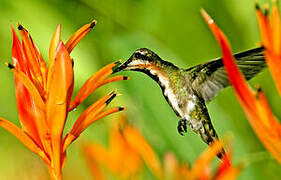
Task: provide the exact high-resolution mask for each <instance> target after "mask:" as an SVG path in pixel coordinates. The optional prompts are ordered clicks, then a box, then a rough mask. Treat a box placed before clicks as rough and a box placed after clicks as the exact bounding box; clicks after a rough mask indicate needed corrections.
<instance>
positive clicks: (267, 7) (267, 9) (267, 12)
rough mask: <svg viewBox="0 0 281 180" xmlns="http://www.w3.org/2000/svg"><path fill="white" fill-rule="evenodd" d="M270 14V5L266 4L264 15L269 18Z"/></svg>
mask: <svg viewBox="0 0 281 180" xmlns="http://www.w3.org/2000/svg"><path fill="white" fill-rule="evenodd" d="M268 14H269V5H268V4H265V5H264V15H265V16H267V15H268Z"/></svg>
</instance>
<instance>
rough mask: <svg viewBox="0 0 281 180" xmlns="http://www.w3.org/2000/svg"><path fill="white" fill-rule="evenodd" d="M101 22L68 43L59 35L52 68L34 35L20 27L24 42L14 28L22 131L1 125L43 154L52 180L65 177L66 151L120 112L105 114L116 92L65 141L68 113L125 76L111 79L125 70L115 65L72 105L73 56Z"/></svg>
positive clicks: (84, 88) (92, 108)
mask: <svg viewBox="0 0 281 180" xmlns="http://www.w3.org/2000/svg"><path fill="white" fill-rule="evenodd" d="M95 24H96V21H93V22H92V23H90V24H86V25H84V26H83V27H82V28H80V29H79V30H78V31H77V32H76V33H74V34H73V36H72V37H71V38H70V39H69V40H68V41H67V43H66V44H64V43H63V42H62V41H61V39H60V32H61V26H60V25H59V26H58V27H57V29H56V31H55V33H54V34H53V37H52V39H51V44H50V49H49V65H48V66H47V64H46V62H45V61H44V60H43V58H42V56H41V54H40V52H39V50H38V49H37V47H36V46H35V44H34V42H33V40H32V38H31V36H30V34H29V33H28V31H27V30H26V29H24V28H23V26H21V25H18V30H19V34H20V36H21V39H22V41H20V40H19V38H18V36H17V35H16V33H15V31H14V29H13V28H12V32H13V47H12V60H13V63H12V64H10V63H7V65H8V67H9V68H10V69H11V71H12V72H13V73H14V76H15V89H16V102H17V108H18V115H19V120H20V123H21V128H19V127H17V126H16V125H14V124H13V123H11V122H10V121H7V120H5V119H4V118H1V117H0V126H1V127H3V128H4V129H6V130H7V131H9V132H10V133H11V134H13V135H14V136H16V137H17V138H18V139H19V140H20V141H21V142H22V143H23V144H24V145H25V146H26V147H28V148H29V149H30V150H31V151H33V152H35V153H37V154H38V155H39V156H40V157H41V158H42V159H43V161H44V162H45V163H46V164H47V166H48V169H49V173H50V177H51V179H61V178H62V174H61V172H62V168H63V166H64V163H65V160H66V148H67V147H68V145H69V144H70V143H71V142H73V141H74V140H75V139H76V138H77V137H78V136H79V135H80V134H81V133H82V132H83V131H84V130H85V129H86V128H87V127H88V126H89V125H90V124H92V123H93V122H95V121H96V120H98V119H100V118H102V117H104V116H106V115H109V114H111V113H114V112H118V111H121V110H124V108H123V107H114V108H110V109H107V110H104V109H105V107H106V106H107V105H108V104H109V103H110V102H111V101H112V99H113V98H114V97H115V96H116V92H115V91H113V92H112V93H109V94H108V95H106V96H104V97H103V98H101V99H99V100H98V101H96V102H95V103H94V104H92V105H91V106H90V107H89V108H88V109H87V110H86V111H84V112H83V113H82V114H81V115H80V117H79V118H78V119H77V121H76V122H75V124H74V126H73V128H72V130H71V131H70V132H69V133H68V134H67V135H66V136H65V137H63V130H64V125H65V122H66V119H67V115H68V112H69V111H71V110H72V109H74V108H76V107H77V106H78V105H79V104H80V103H81V102H82V101H83V100H84V99H85V98H86V97H88V96H89V95H90V94H91V93H92V92H93V91H94V90H95V89H96V88H98V87H100V86H102V85H104V84H107V83H110V82H113V81H118V80H123V79H128V78H127V77H123V76H115V77H111V78H107V77H108V76H109V75H111V74H112V72H113V70H114V68H115V67H116V66H118V65H119V62H117V63H111V64H109V65H107V66H105V67H104V68H102V69H101V70H99V71H98V72H97V73H95V74H93V75H92V76H91V77H90V78H89V80H87V81H86V83H85V84H84V85H83V86H82V88H81V89H80V90H79V92H78V94H77V95H76V97H74V99H73V100H72V101H71V97H72V92H73V82H74V81H73V79H74V73H73V64H74V61H73V60H72V59H71V58H70V55H69V54H70V53H71V51H72V50H73V48H74V47H75V46H76V45H77V43H78V42H79V41H80V40H81V39H82V38H83V37H84V36H85V35H86V34H87V33H88V32H89V31H90V30H91V29H92V28H93V27H94V26H95Z"/></svg>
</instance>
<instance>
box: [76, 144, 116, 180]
mask: <svg viewBox="0 0 281 180" xmlns="http://www.w3.org/2000/svg"><path fill="white" fill-rule="evenodd" d="M82 151H83V154H84V156H85V160H86V162H87V164H88V166H89V167H90V170H91V173H92V175H93V177H94V179H97V180H103V179H106V178H105V174H104V173H103V172H102V170H101V168H100V166H99V163H105V164H107V163H109V162H111V159H110V157H109V154H108V152H107V150H106V149H105V148H104V147H102V146H101V145H99V144H96V143H91V144H87V145H84V146H83V149H82Z"/></svg>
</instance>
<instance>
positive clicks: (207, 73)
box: [186, 47, 266, 101]
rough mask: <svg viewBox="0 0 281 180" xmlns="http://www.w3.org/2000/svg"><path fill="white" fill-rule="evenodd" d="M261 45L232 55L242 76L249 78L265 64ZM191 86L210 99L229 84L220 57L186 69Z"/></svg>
mask: <svg viewBox="0 0 281 180" xmlns="http://www.w3.org/2000/svg"><path fill="white" fill-rule="evenodd" d="M263 50H264V48H263V47H260V48H256V49H252V50H248V51H245V52H241V53H237V54H235V55H234V57H235V59H236V64H237V65H238V67H239V68H240V70H241V72H242V73H243V75H244V77H245V78H246V79H247V80H249V79H251V78H252V77H254V76H255V75H256V74H257V73H259V72H260V71H261V70H262V69H263V68H264V67H265V66H266V63H265V60H264V55H263ZM186 71H188V72H189V75H190V79H191V83H192V87H193V88H194V90H195V91H197V93H198V94H199V95H201V97H202V98H203V99H204V100H205V101H210V100H212V99H213V98H214V97H215V96H216V95H217V94H218V92H219V91H220V90H221V89H223V88H225V87H227V86H228V85H229V80H228V77H227V73H226V71H225V69H224V67H223V62H222V59H221V58H219V59H215V60H212V61H209V62H207V63H204V64H199V65H197V66H194V67H192V68H189V69H187V70H186Z"/></svg>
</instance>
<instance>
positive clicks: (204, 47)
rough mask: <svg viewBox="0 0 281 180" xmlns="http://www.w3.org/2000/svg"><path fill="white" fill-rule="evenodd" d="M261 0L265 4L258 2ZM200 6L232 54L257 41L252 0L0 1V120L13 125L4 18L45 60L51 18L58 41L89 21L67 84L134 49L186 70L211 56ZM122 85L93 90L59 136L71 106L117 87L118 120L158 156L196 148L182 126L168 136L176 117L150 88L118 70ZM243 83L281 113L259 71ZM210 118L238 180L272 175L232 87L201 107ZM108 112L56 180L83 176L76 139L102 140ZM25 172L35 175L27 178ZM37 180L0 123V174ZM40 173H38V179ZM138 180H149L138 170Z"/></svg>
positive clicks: (24, 152) (192, 152) (33, 166)
mask: <svg viewBox="0 0 281 180" xmlns="http://www.w3.org/2000/svg"><path fill="white" fill-rule="evenodd" d="M258 2H259V3H261V4H263V3H265V2H267V1H258ZM200 8H204V9H205V10H206V11H207V12H208V13H209V14H210V15H211V16H212V17H213V18H214V19H215V21H216V22H217V24H218V25H219V26H220V27H221V28H222V30H223V31H224V32H225V33H226V35H227V37H228V38H229V40H230V42H231V45H232V49H233V51H234V52H238V51H242V50H246V49H250V48H254V47H257V46H258V45H259V42H260V38H259V31H258V26H257V21H256V17H255V9H254V1H252V0H247V1H245V0H243V1H242V0H212V1H208V0H189V1H186V0H176V1H171V0H118V1H117V0H46V1H37V0H13V1H10V0H0V24H1V26H0V42H1V43H0V64H1V65H0V87H1V88H0V94H1V95H0V116H1V117H4V118H6V119H8V120H10V121H12V122H14V123H16V124H17V125H19V122H18V117H17V110H16V103H15V93H14V81H13V75H12V73H11V72H10V71H9V70H8V68H6V66H5V65H4V62H6V61H11V46H12V37H11V28H10V26H11V24H12V25H14V26H16V23H17V22H19V23H21V24H22V25H23V26H24V27H25V28H26V29H28V30H29V32H30V33H31V35H32V37H33V39H34V41H35V43H36V44H37V46H38V47H39V49H40V51H41V53H42V54H43V57H44V58H45V59H47V57H48V47H49V43H50V38H51V36H52V34H53V32H54V30H55V28H56V26H57V25H58V24H61V25H62V39H63V40H64V41H66V40H67V39H68V38H69V37H70V36H71V35H72V33H74V32H75V31H76V30H77V29H78V28H80V27H81V26H82V25H84V24H86V23H88V22H90V21H91V20H92V19H96V20H97V21H98V24H97V26H96V27H95V29H94V30H93V31H91V32H90V33H89V34H88V35H87V36H86V37H85V38H84V39H83V40H82V41H81V42H80V44H79V45H78V47H76V48H75V50H74V52H73V53H72V57H73V58H74V60H75V66H74V67H75V83H76V84H75V88H76V91H75V92H74V93H76V92H77V89H78V88H80V87H81V86H82V84H83V82H84V81H85V80H86V79H87V78H88V77H89V76H90V75H91V74H92V73H94V72H96V71H97V70H98V69H100V68H101V67H103V66H104V65H106V64H108V63H110V62H112V61H116V60H118V59H120V58H122V59H123V61H125V60H126V58H128V57H129V56H130V55H131V53H132V52H133V51H134V50H136V49H137V48H141V47H147V48H150V49H152V50H154V51H155V52H156V53H158V54H159V55H160V56H161V57H162V58H163V59H165V60H169V61H172V62H173V63H174V64H176V65H178V66H180V67H189V66H192V65H196V64H198V63H202V62H205V61H207V60H209V59H212V58H215V57H218V56H220V49H219V47H218V44H217V42H216V41H215V39H214V37H213V36H212V34H211V32H210V30H209V29H208V27H207V25H206V24H205V22H204V20H203V18H202V17H201V15H200V13H199V10H200ZM120 74H127V75H129V76H130V77H131V80H130V81H125V82H115V83H112V84H110V85H106V86H104V87H102V88H100V89H99V90H97V91H96V92H95V93H94V94H93V95H92V96H90V97H89V98H87V100H86V101H85V102H84V103H83V104H82V105H81V106H80V107H79V108H78V109H77V111H75V112H71V113H70V116H69V118H68V122H67V127H66V132H68V130H69V127H71V125H72V124H73V123H74V121H75V120H76V118H77V117H78V115H79V114H80V113H81V111H83V110H85V108H86V107H87V106H88V105H89V104H91V103H92V102H94V101H95V100H96V99H98V98H100V97H102V96H103V95H105V93H107V92H109V91H111V90H113V89H114V88H117V89H118V92H119V93H122V94H123V95H122V96H121V97H118V98H117V99H116V100H115V101H114V102H113V105H125V106H127V107H128V110H127V111H126V112H125V114H126V116H127V117H128V119H129V120H130V122H131V123H132V124H135V126H136V127H137V128H138V129H139V130H140V131H141V132H142V133H143V134H144V136H145V137H146V138H147V140H148V141H149V142H150V143H151V145H152V147H153V148H154V149H155V151H156V152H157V154H158V156H159V157H160V158H161V159H162V157H163V156H164V154H165V153H166V152H173V153H175V154H176V156H177V157H178V159H179V160H180V161H183V162H187V163H192V162H194V160H195V159H196V158H197V157H198V156H199V154H200V153H201V152H202V151H203V150H204V149H205V148H206V145H205V144H204V143H203V142H202V141H201V139H200V138H199V136H197V135H195V134H194V133H193V132H191V131H189V132H188V133H187V134H186V135H185V136H180V135H179V134H178V133H177V128H176V127H177V121H178V118H177V117H176V115H175V114H174V113H173V111H172V109H171V108H170V107H169V106H168V104H167V103H166V101H165V99H164V98H163V97H162V94H161V90H160V88H159V87H158V86H157V84H156V83H155V82H154V81H153V80H151V79H150V78H149V77H147V76H146V75H144V74H141V73H137V72H131V73H120ZM250 84H252V85H253V86H254V85H256V84H259V85H261V87H262V88H263V90H264V91H265V92H266V94H267V97H268V99H269V102H270V103H271V106H272V109H273V111H274V113H275V114H276V116H277V117H279V119H280V117H281V112H280V111H278V107H280V105H281V104H280V102H281V100H280V97H279V96H278V94H277V91H276V88H275V86H274V83H273V81H272V78H271V77H270V74H269V72H268V70H264V71H263V72H262V73H260V74H259V75H258V76H257V77H256V78H254V79H253V80H251V82H250ZM208 109H209V113H210V116H211V119H212V122H213V124H214V126H215V128H216V130H217V132H218V134H219V135H220V136H224V135H226V134H232V136H233V142H232V144H233V159H234V164H235V163H239V162H244V161H247V162H249V166H248V167H247V168H246V169H245V170H243V171H242V173H241V176H240V177H239V179H279V178H280V177H281V171H280V169H281V166H280V165H279V164H278V163H277V162H276V161H275V160H274V159H273V158H272V157H271V156H270V155H269V154H268V153H267V152H266V150H265V149H264V148H263V146H262V145H261V143H260V142H259V140H258V139H257V137H256V136H255V134H254V132H253V130H252V128H251V127H250V125H249V123H248V121H247V119H246V118H245V115H244V113H243V111H242V109H241V108H240V106H239V104H238V102H237V100H236V98H235V96H234V93H233V90H232V88H227V89H225V90H223V91H222V92H221V93H219V95H218V96H217V97H216V98H215V99H214V100H213V101H212V102H210V103H209V104H208ZM117 118H118V116H116V115H113V116H110V117H109V118H104V119H102V120H100V121H98V122H97V123H95V124H93V125H92V126H91V127H90V128H88V129H87V130H86V132H85V133H83V135H82V136H81V139H78V140H77V141H76V142H75V143H74V144H72V146H71V147H70V148H69V150H68V160H67V163H66V167H65V168H64V177H65V179H78V178H80V179H86V180H87V179H91V175H90V173H89V171H88V169H87V166H86V164H85V161H84V159H83V157H82V156H81V152H80V149H79V147H80V146H79V145H80V143H81V142H82V141H83V140H90V141H91V140H93V141H98V142H100V143H102V144H105V145H106V144H107V143H108V142H107V139H108V131H109V128H110V127H111V124H112V123H113V122H114V121H116V120H117ZM32 174H35V175H32ZM37 174H39V175H40V178H39V179H44V178H43V177H45V176H47V174H46V168H45V165H44V164H43V162H42V161H41V160H40V159H39V158H38V156H37V155H35V154H33V153H31V152H30V151H29V150H28V149H27V148H25V147H24V146H23V145H22V144H21V143H20V142H19V141H18V140H17V139H16V138H15V137H13V136H12V135H10V134H9V133H7V132H6V131H5V130H3V129H1V128H0V179H1V180H6V179H7V180H10V179H13V180H14V179H38V176H36V175H37ZM47 177H48V176H47ZM142 177H143V179H153V178H154V177H153V176H152V175H151V173H150V172H149V170H147V168H146V170H145V172H144V173H143V175H142Z"/></svg>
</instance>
